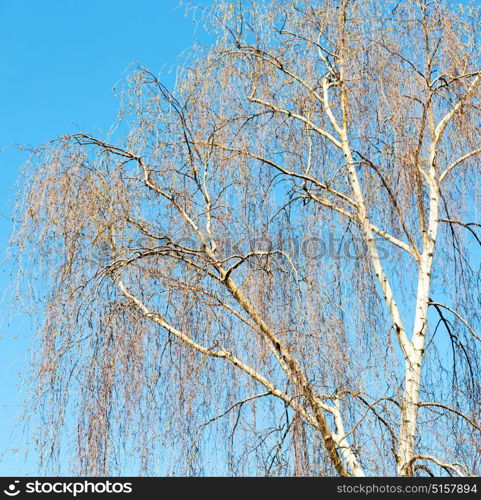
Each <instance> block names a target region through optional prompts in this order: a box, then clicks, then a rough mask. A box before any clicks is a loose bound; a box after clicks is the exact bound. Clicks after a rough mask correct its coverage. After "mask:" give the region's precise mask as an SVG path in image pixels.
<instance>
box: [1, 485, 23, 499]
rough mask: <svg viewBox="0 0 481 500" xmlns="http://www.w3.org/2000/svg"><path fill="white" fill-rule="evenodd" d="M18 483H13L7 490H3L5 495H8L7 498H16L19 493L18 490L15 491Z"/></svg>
mask: <svg viewBox="0 0 481 500" xmlns="http://www.w3.org/2000/svg"><path fill="white" fill-rule="evenodd" d="M18 483H20V481H14V482H13V483H11V484H9V486H8V488H7V489H6V490H3V492H4V493H5V495H8V496H9V497H16V496H17V495H18V494H19V493H20V490H19V489H17V484H18Z"/></svg>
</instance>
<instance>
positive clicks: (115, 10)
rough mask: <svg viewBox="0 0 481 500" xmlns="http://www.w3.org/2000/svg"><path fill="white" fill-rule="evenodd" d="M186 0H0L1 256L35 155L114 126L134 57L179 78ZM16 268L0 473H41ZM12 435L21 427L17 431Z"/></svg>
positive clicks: (3, 370)
mask: <svg viewBox="0 0 481 500" xmlns="http://www.w3.org/2000/svg"><path fill="white" fill-rule="evenodd" d="M179 3H180V2H179V0H137V1H136V2H131V1H127V0H115V1H114V0H101V1H98V0H97V1H94V0H83V1H82V2H74V1H73V0H63V1H60V0H42V1H38V0H0V60H1V67H2V69H1V75H2V76H1V78H0V256H1V259H2V261H3V260H4V258H5V252H6V246H7V243H8V238H9V235H10V232H11V228H12V217H13V202H14V197H15V187H14V185H15V182H16V179H17V177H18V174H19V170H20V167H21V165H22V163H24V162H25V161H26V159H27V158H28V154H27V153H26V152H24V151H21V150H19V149H18V148H16V147H15V145H33V146H34V145H39V144H41V143H43V142H45V141H47V140H49V139H52V138H53V137H55V136H57V135H61V134H65V133H68V132H75V131H78V130H79V129H83V130H87V131H97V133H98V132H100V131H102V130H103V131H106V130H107V129H108V128H109V127H110V125H111V124H112V123H113V122H114V120H115V118H116V112H117V108H118V101H117V99H116V97H115V93H114V92H113V87H114V85H115V84H116V83H117V82H118V81H119V79H120V78H121V77H122V74H123V73H124V72H125V70H126V69H127V67H128V66H129V65H130V64H132V63H135V62H140V63H141V64H143V65H145V66H147V67H148V68H149V69H150V70H151V71H153V72H154V73H158V72H160V71H162V80H163V81H164V82H165V83H166V84H167V85H169V86H171V85H173V82H174V78H175V66H176V64H177V62H178V58H179V56H180V54H181V52H182V51H183V50H185V49H188V48H189V47H190V46H191V45H192V44H193V42H194V39H195V37H196V36H197V34H198V33H197V32H195V25H194V24H193V21H192V20H191V19H190V18H189V17H186V16H185V15H184V14H185V9H184V7H182V6H180V7H179ZM10 273H11V268H10V266H9V265H8V264H4V263H3V262H2V267H1V273H0V306H1V309H0V345H1V348H0V475H28V474H35V472H36V470H35V467H34V464H35V462H34V460H33V459H32V458H31V457H29V458H28V459H25V458H24V452H25V445H26V440H25V437H26V436H25V435H24V434H22V432H21V429H20V428H18V429H17V432H14V431H15V429H16V422H17V420H16V417H17V416H18V415H19V414H20V410H21V403H22V398H23V396H24V392H23V390H22V387H21V377H20V373H21V372H22V371H24V370H25V368H26V367H27V366H28V353H27V349H28V346H29V344H30V341H31V339H32V335H33V332H32V329H31V328H30V327H29V324H28V322H27V321H26V320H24V319H23V318H21V317H19V316H18V315H17V316H13V315H12V314H10V311H9V298H10V297H11V293H12V285H11V278H10ZM12 432H13V434H12Z"/></svg>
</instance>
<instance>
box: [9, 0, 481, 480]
mask: <svg viewBox="0 0 481 500" xmlns="http://www.w3.org/2000/svg"><path fill="white" fill-rule="evenodd" d="M192 15H193V16H194V17H195V18H196V19H197V20H198V22H200V23H202V24H203V25H204V26H205V28H206V30H207V31H208V32H209V33H210V35H211V37H212V38H213V39H214V38H215V43H212V44H211V45H210V46H208V47H196V48H193V49H192V51H191V52H190V53H189V54H187V56H186V57H185V62H184V64H183V66H182V68H181V69H180V70H179V74H178V78H177V84H176V86H175V88H174V89H172V90H169V89H167V88H166V87H165V86H164V85H163V84H162V80H161V77H157V76H155V75H154V74H153V73H151V72H150V71H149V70H147V69H146V68H136V69H135V70H134V71H132V72H131V74H130V75H129V77H128V78H127V80H126V82H125V86H124V88H123V91H122V94H121V96H122V98H121V104H122V105H121V110H120V113H119V122H118V124H117V125H116V127H115V128H113V129H112V131H111V133H109V134H107V135H106V136H103V137H97V136H94V135H92V134H89V133H78V134H75V135H70V136H66V137H62V138H58V139H55V140H53V141H51V142H50V143H49V144H47V145H46V146H44V147H42V148H39V149H38V150H37V151H36V153H35V155H34V156H33V159H32V162H31V163H30V164H29V165H27V166H26V167H25V169H24V173H23V174H22V180H23V184H22V186H23V187H22V189H21V193H20V197H19V212H18V213H19V217H18V223H17V230H16V233H15V235H14V238H13V243H12V244H13V248H14V249H15V251H16V254H17V255H18V258H19V269H20V281H19V282H20V283H22V284H23V286H22V287H21V288H22V297H23V300H24V301H26V303H29V304H30V305H31V307H32V308H33V311H34V312H35V314H36V317H37V318H38V321H39V329H38V344H37V345H36V347H37V349H36V352H37V355H36V356H35V359H34V361H33V365H32V366H33V369H32V374H31V376H32V377H31V382H32V384H31V385H32V386H33V388H34V392H33V393H32V394H33V395H32V401H31V405H32V406H31V408H34V409H35V412H36V414H37V415H39V418H41V420H42V428H41V431H40V432H39V437H38V445H39V449H40V450H41V452H42V455H41V457H42V465H43V466H44V467H45V468H46V469H48V468H49V467H50V468H51V469H52V470H55V467H56V466H58V465H59V464H60V465H62V464H63V463H64V458H63V457H65V456H66V455H67V456H68V457H70V459H71V466H72V469H73V470H75V471H76V472H81V473H83V474H109V473H115V472H121V473H122V472H125V471H126V467H127V465H126V464H129V466H128V467H129V468H128V469H127V470H131V469H130V468H135V470H136V472H141V473H145V474H167V473H169V474H188V475H196V474H228V475H340V476H364V475H399V476H416V475H435V476H438V475H453V476H467V475H477V474H479V471H480V459H481V448H480V445H479V443H480V442H481V440H480V438H481V435H480V433H481V424H480V420H479V419H480V413H479V411H480V382H479V374H480V356H479V355H480V351H479V347H480V342H481V335H480V333H479V332H480V329H479V326H480V319H481V316H480V314H479V308H480V303H481V302H480V280H479V269H480V267H479V266H480V259H479V256H480V252H479V246H480V245H481V239H480V238H481V233H480V231H479V228H480V224H481V221H480V215H479V209H478V207H479V192H480V191H479V184H478V183H479V180H480V169H479V155H480V153H481V143H480V134H479V126H480V118H481V109H480V105H481V102H480V96H481V73H480V72H481V57H480V56H481V52H480V48H479V43H478V40H479V11H478V9H475V8H474V7H459V6H456V5H454V4H451V3H450V2H447V1H444V0H437V1H434V0H433V1H427V0H408V1H405V2H389V1H388V2H385V1H382V2H381V1H378V0H358V1H353V0H339V1H330V0H328V1H324V0H304V1H302V2H292V1H289V2H286V1H281V0H272V1H269V2H256V1H239V2H237V1H235V2H234V1H227V0H219V1H216V2H214V4H213V5H211V6H210V7H209V8H206V9H204V10H202V11H201V10H200V9H197V10H196V9H194V10H193V12H192ZM25 290H29V291H30V293H26V292H25ZM72 436H75V439H74V441H75V446H74V445H73V443H72ZM66 441H68V443H69V444H68V446H67V450H65V449H64V448H62V447H65V443H66Z"/></svg>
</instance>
